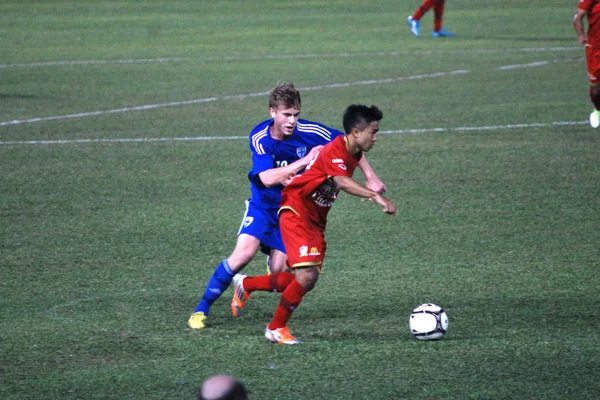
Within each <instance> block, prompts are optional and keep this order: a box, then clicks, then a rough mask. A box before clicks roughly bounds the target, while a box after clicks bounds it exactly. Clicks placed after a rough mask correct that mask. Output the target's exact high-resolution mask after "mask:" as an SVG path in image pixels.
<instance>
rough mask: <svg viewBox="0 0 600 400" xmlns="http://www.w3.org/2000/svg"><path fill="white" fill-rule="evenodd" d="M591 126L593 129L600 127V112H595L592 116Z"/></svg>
mask: <svg viewBox="0 0 600 400" xmlns="http://www.w3.org/2000/svg"><path fill="white" fill-rule="evenodd" d="M590 125H591V126H592V128H597V127H599V126H600V111H598V110H594V111H592V113H591V114H590Z"/></svg>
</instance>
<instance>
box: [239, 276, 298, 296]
mask: <svg viewBox="0 0 600 400" xmlns="http://www.w3.org/2000/svg"><path fill="white" fill-rule="evenodd" d="M294 279H295V275H294V274H292V273H291V272H279V273H276V274H271V275H262V276H252V277H251V276H249V277H247V278H245V279H244V290H245V291H247V292H250V293H252V292H254V291H255V290H260V291H263V292H280V293H281V292H283V291H284V290H285V288H287V287H288V285H289V284H290V282H292V281H293V280H294Z"/></svg>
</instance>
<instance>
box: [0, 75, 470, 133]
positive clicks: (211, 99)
mask: <svg viewBox="0 0 600 400" xmlns="http://www.w3.org/2000/svg"><path fill="white" fill-rule="evenodd" d="M469 72H470V71H469V70H457V71H450V72H436V73H433V74H424V75H414V76H401V77H397V78H387V79H379V80H370V81H358V82H347V83H334V84H329V85H320V86H310V87H304V88H298V90H300V91H301V92H302V91H315V90H323V89H334V88H340V87H349V86H360V85H375V84H379V83H392V82H400V81H407V80H415V79H427V78H439V77H442V76H447V75H456V74H468V73H469ZM268 95H269V92H268V91H267V92H258V93H247V94H238V95H231V96H221V97H207V98H204V99H195V100H186V101H174V102H170V103H161V104H148V105H144V106H137V107H125V108H117V109H113V110H103V111H90V112H81V113H75V114H66V115H55V116H51V117H39V118H31V119H23V120H13V121H6V122H0V126H8V125H21V124H29V123H34V122H43V121H54V120H59V119H71V118H83V117H93V116H98V115H105V114H116V113H124V112H129V111H142V110H152V109H156V108H164V107H176V106H182V105H189V104H199V103H210V102H215V101H219V100H221V101H222V100H233V99H238V100H243V99H246V98H249V97H259V96H260V97H262V96H268Z"/></svg>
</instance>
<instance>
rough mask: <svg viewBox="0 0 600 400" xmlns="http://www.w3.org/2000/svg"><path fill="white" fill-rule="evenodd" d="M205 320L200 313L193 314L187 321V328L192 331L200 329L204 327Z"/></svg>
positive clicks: (204, 316)
mask: <svg viewBox="0 0 600 400" xmlns="http://www.w3.org/2000/svg"><path fill="white" fill-rule="evenodd" d="M206 318H207V317H206V315H204V313H203V312H202V311H198V312H195V313H193V314H192V316H191V317H190V319H189V320H188V326H189V327H190V328H192V329H202V328H204V327H205V326H206V323H205V321H206Z"/></svg>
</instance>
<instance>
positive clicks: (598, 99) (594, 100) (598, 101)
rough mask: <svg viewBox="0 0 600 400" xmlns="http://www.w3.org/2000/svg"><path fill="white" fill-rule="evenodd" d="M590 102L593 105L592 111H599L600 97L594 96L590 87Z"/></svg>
mask: <svg viewBox="0 0 600 400" xmlns="http://www.w3.org/2000/svg"><path fill="white" fill-rule="evenodd" d="M589 93H590V100H591V101H592V104H593V105H594V109H596V110H600V96H594V89H593V87H592V86H590V92H589Z"/></svg>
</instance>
